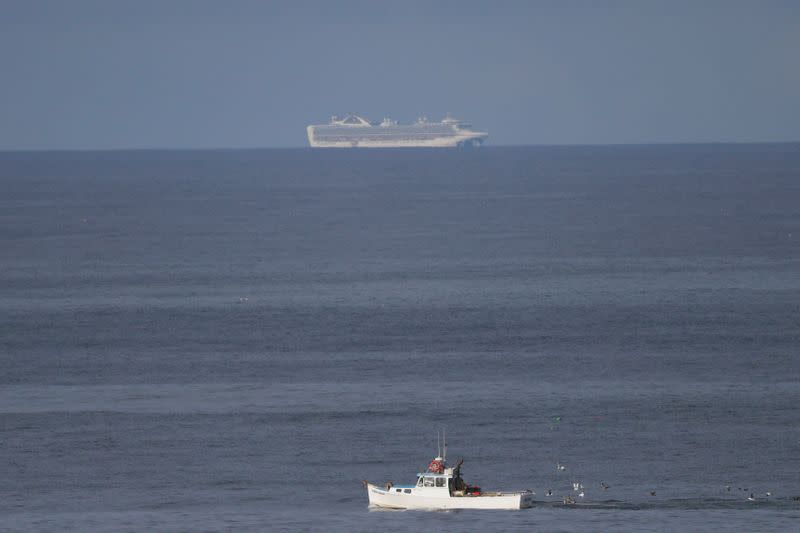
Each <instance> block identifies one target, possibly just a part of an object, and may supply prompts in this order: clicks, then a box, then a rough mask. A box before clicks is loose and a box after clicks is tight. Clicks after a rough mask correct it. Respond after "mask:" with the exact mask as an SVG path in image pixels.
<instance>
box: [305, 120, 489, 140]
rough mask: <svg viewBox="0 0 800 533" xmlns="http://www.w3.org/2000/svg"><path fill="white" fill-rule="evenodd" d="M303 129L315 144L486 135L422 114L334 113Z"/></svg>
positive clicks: (481, 137) (463, 123) (460, 137)
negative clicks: (405, 117) (411, 117)
mask: <svg viewBox="0 0 800 533" xmlns="http://www.w3.org/2000/svg"><path fill="white" fill-rule="evenodd" d="M306 131H307V132H308V144H310V145H311V146H313V147H315V148H401V147H432V148H446V147H454V146H463V147H473V146H480V145H481V144H483V142H484V141H485V140H486V138H487V137H488V136H489V134H488V133H486V132H481V131H475V130H474V129H472V125H471V124H467V123H466V122H462V121H460V120H457V119H454V118H452V117H450V116H446V117H445V118H443V119H442V120H441V122H429V121H428V120H427V119H426V118H424V117H423V118H420V119H418V120H417V122H415V123H414V124H398V123H397V122H396V121H394V120H391V119H388V118H385V119H383V121H382V122H369V121H368V120H366V119H365V118H363V117H360V116H358V115H347V116H346V117H344V118H339V117H335V116H334V117H331V121H330V124H316V125H315V124H312V125H311V126H308V127H307V128H306Z"/></svg>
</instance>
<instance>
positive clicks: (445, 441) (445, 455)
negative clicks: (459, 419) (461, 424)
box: [442, 428, 447, 461]
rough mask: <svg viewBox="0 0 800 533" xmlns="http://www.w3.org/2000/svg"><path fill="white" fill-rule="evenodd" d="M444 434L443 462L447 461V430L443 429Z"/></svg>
mask: <svg viewBox="0 0 800 533" xmlns="http://www.w3.org/2000/svg"><path fill="white" fill-rule="evenodd" d="M442 433H443V437H444V438H443V440H444V454H443V455H442V461H447V429H445V428H442Z"/></svg>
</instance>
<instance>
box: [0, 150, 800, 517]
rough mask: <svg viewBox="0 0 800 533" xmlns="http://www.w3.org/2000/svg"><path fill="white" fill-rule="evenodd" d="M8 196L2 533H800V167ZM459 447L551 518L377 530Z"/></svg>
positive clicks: (69, 176) (359, 158) (0, 400)
mask: <svg viewBox="0 0 800 533" xmlns="http://www.w3.org/2000/svg"><path fill="white" fill-rule="evenodd" d="M0 191H2V192H0V479H2V483H0V529H2V530H9V531H26V532H27V531H53V530H58V531H81V532H84V531H145V530H146V531H151V530H164V531H219V530H256V531H329V530H340V531H373V530H413V531H423V530H428V531H479V530H487V531H508V530H517V531H535V530H541V531H687V530H694V531H699V530H718V529H721V530H728V531H730V530H744V531H782V532H783V531H788V530H794V529H796V528H797V527H798V524H800V498H798V497H800V475H798V473H800V408H799V406H800V246H799V245H800V145H797V144H753V145H747V144H742V145H725V144H721V145H659V146H606V147H590V146H583V147H581V146H575V147H491V146H490V147H485V148H481V149H478V150H436V149H432V150H421V149H409V150H374V151H373V150H341V151H337V150H333V151H324V150H322V151H314V150H311V149H287V150H218V151H118V152H114V151H110V152H5V153H0ZM442 429H446V431H447V437H448V458H449V459H450V460H451V461H452V460H455V459H457V458H463V459H464V466H463V473H464V477H465V479H466V481H467V482H468V483H472V484H477V485H480V486H481V487H483V488H484V489H485V490H491V489H504V490H517V489H531V490H533V491H535V492H536V498H535V499H536V505H535V506H534V507H533V508H531V509H526V510H521V511H453V512H418V511H379V510H373V509H369V508H368V505H367V503H368V502H367V494H366V491H365V489H364V488H363V487H362V484H361V481H362V480H363V479H368V480H370V481H373V482H376V483H383V482H385V481H387V480H392V481H394V482H395V483H413V482H414V480H415V474H416V472H418V471H420V469H423V468H424V467H425V465H427V463H428V461H430V459H431V458H432V457H433V456H434V455H435V453H436V435H437V431H440V430H442ZM557 464H562V465H564V466H565V468H566V469H565V470H558V469H557V468H556V465H557ZM574 482H579V483H581V484H582V485H583V486H584V487H585V489H584V492H585V495H584V497H582V498H581V497H578V495H577V493H576V492H575V491H574V490H573V483H574ZM601 483H602V484H603V485H607V486H608V488H603V485H601ZM548 491H549V492H550V494H549V495H548ZM768 493H769V494H768ZM751 494H752V495H753V500H752V501H751V500H748V496H750V495H751ZM567 495H571V496H572V497H574V498H575V500H576V504H575V505H564V504H563V498H564V497H565V496H567Z"/></svg>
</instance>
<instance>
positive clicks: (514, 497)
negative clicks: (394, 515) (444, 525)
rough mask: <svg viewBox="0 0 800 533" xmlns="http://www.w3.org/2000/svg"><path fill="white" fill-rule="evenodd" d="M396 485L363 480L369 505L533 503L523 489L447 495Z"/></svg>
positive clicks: (426, 506) (417, 506) (514, 506)
mask: <svg viewBox="0 0 800 533" xmlns="http://www.w3.org/2000/svg"><path fill="white" fill-rule="evenodd" d="M398 488H399V487H390V488H389V490H386V489H384V488H383V487H379V486H377V485H373V484H372V483H367V494H368V495H369V504H370V506H372V507H382V508H386V509H426V510H444V509H506V510H513V509H526V508H528V507H531V506H532V505H533V493H532V492H529V491H525V492H505V493H503V492H499V493H492V494H482V495H480V496H451V495H450V494H449V493H448V492H447V490H446V489H445V490H444V491H422V490H419V489H416V488H414V489H410V490H411V492H410V493H408V492H406V489H405V488H402V490H401V491H400V492H398V491H397V489H398Z"/></svg>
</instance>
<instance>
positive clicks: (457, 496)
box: [364, 445, 534, 510]
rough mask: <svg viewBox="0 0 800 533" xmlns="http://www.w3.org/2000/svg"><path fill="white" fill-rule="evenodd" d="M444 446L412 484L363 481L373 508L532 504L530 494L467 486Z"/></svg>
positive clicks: (508, 506)
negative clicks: (451, 465)
mask: <svg viewBox="0 0 800 533" xmlns="http://www.w3.org/2000/svg"><path fill="white" fill-rule="evenodd" d="M446 456H447V445H445V446H444V451H443V452H440V453H439V454H438V455H437V456H436V457H435V458H434V459H433V460H432V461H431V462H430V464H429V465H428V469H427V471H426V472H421V473H418V474H417V482H416V483H415V484H414V485H394V484H393V483H392V482H391V481H390V482H388V483H385V484H384V485H382V486H381V485H375V484H373V483H370V482H368V481H364V486H365V487H366V488H367V495H368V496H369V504H370V506H373V507H384V508H390V509H434V510H440V509H525V508H527V507H531V506H532V505H533V496H534V493H533V492H532V491H530V490H525V491H518V492H494V491H492V492H487V491H482V490H481V488H480V487H476V486H472V485H468V484H467V483H465V482H464V480H463V479H462V477H461V465H462V464H463V462H464V460H463V459H461V460H459V461H458V463H457V464H456V466H455V467H450V466H448V465H447V460H446Z"/></svg>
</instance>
